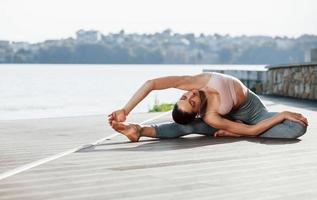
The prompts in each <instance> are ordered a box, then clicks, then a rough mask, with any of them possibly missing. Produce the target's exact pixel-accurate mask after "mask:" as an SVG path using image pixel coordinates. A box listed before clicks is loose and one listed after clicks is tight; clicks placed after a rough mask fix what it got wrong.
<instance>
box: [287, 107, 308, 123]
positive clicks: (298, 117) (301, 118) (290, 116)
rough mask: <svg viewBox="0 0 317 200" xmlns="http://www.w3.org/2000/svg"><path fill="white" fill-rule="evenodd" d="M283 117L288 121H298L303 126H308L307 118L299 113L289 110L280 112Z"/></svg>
mask: <svg viewBox="0 0 317 200" xmlns="http://www.w3.org/2000/svg"><path fill="white" fill-rule="evenodd" d="M281 114H282V116H283V117H284V119H288V120H290V121H294V122H298V123H300V124H302V125H303V126H308V121H307V118H306V117H304V116H303V115H302V114H300V113H295V112H290V111H283V112H281Z"/></svg>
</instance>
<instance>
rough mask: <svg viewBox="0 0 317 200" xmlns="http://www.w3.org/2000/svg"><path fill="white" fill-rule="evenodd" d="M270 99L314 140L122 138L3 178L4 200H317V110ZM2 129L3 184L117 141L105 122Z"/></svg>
mask: <svg viewBox="0 0 317 200" xmlns="http://www.w3.org/2000/svg"><path fill="white" fill-rule="evenodd" d="M264 99H265V103H266V104H267V105H268V107H269V108H270V110H272V111H283V110H291V111H296V112H301V113H303V114H304V115H306V116H307V118H308V119H309V123H310V126H309V127H308V131H307V133H306V134H305V135H304V136H303V137H301V138H300V140H273V139H260V138H252V139H250V138H238V139H237V138H211V137H203V136H198V135H191V136H187V137H184V138H180V139H172V140H153V139H147V138H144V139H143V140H142V141H141V142H138V143H130V142H127V140H126V138H125V137H123V136H121V135H119V136H117V137H113V138H112V139H110V140H105V141H104V142H102V144H99V145H95V146H90V147H88V148H84V149H81V150H79V151H76V152H74V153H69V154H67V155H65V156H61V157H59V158H57V159H54V160H51V161H48V162H45V163H43V164H40V165H37V166H35V167H31V168H29V169H27V170H24V171H21V172H20V173H17V174H14V175H11V176H8V177H6V178H3V179H2V180H0V199H1V200H5V199H10V200H13V199H28V200H43V199H46V200H47V199H61V200H62V199H63V200H66V199H74V200H81V199H83V200H87V199H100V200H101V199H102V200H105V199H111V200H113V199H136V200H140V199H221V200H223V199H235V200H239V199H241V200H245V199H296V200H298V199H316V198H317V133H316V131H317V103H316V102H309V101H300V100H294V99H287V98H273V97H264ZM155 115H158V114H134V115H132V116H130V118H129V120H130V121H136V122H142V121H144V120H146V119H149V118H151V117H153V116H155ZM169 119H170V118H169V117H162V118H160V119H159V121H165V120H169ZM156 121H158V120H156ZM0 129H1V130H0V136H1V145H0V151H1V154H0V177H1V174H2V175H3V174H5V173H7V172H8V171H10V170H12V169H15V168H17V167H21V166H25V165H26V164H28V163H32V162H33V163H34V161H37V160H40V159H43V158H47V157H50V156H52V155H55V154H58V153H60V152H65V151H67V150H69V149H73V148H75V147H78V146H81V145H85V144H88V143H91V142H94V141H96V140H98V139H100V138H103V137H107V136H109V135H112V134H113V133H114V132H113V131H112V130H111V129H110V128H109V127H108V126H107V124H106V118H105V116H84V117H67V118H50V119H32V120H31V119H30V120H12V121H1V122H0Z"/></svg>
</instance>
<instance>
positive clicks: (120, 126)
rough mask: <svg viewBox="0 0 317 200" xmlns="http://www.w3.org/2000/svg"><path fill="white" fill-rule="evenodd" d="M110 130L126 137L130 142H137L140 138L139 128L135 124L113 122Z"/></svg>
mask: <svg viewBox="0 0 317 200" xmlns="http://www.w3.org/2000/svg"><path fill="white" fill-rule="evenodd" d="M112 128H113V129H114V130H116V131H117V132H119V133H121V134H123V135H125V136H127V138H129V140H130V141H131V142H137V141H139V139H140V137H141V127H140V126H139V125H137V124H125V123H123V122H116V121H113V122H112Z"/></svg>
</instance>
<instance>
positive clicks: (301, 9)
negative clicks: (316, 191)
mask: <svg viewBox="0 0 317 200" xmlns="http://www.w3.org/2000/svg"><path fill="white" fill-rule="evenodd" d="M316 8H317V1H316V0H239V1H238V0H217V1H215V0H133V1H132V0H1V1H0V26H1V31H0V40H10V41H28V42H41V41H44V40H46V39H61V38H67V37H74V36H75V33H76V31H78V30H79V29H85V30H92V29H93V30H99V31H101V32H102V33H104V34H108V33H116V32H119V31H120V30H121V29H124V30H125V32H126V33H154V32H161V31H163V30H164V29H167V28H170V29H172V31H173V32H177V33H195V34H196V35H198V34H200V33H204V34H214V33H218V34H230V35H232V36H238V35H268V36H288V37H298V36H300V35H302V34H316V35H317V14H316ZM314 12H315V13H314Z"/></svg>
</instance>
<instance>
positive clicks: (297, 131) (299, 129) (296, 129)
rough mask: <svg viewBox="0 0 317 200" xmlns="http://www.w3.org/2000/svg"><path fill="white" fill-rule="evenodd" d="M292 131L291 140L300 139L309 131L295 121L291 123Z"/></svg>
mask: <svg viewBox="0 0 317 200" xmlns="http://www.w3.org/2000/svg"><path fill="white" fill-rule="evenodd" d="M289 123H290V129H291V131H290V132H291V135H290V136H291V138H299V137H301V136H303V135H304V134H305V133H306V131H307V126H305V125H303V124H301V123H299V122H294V121H289Z"/></svg>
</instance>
